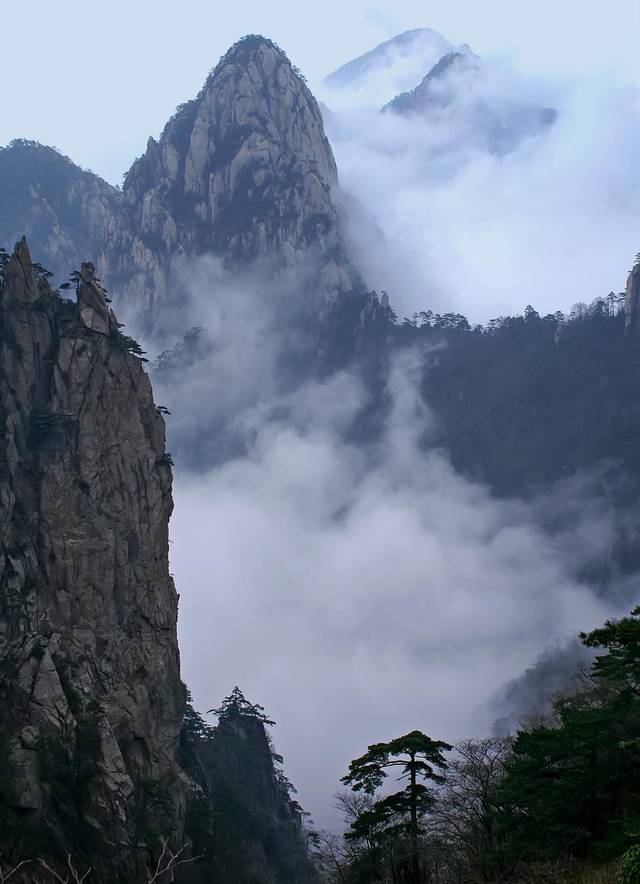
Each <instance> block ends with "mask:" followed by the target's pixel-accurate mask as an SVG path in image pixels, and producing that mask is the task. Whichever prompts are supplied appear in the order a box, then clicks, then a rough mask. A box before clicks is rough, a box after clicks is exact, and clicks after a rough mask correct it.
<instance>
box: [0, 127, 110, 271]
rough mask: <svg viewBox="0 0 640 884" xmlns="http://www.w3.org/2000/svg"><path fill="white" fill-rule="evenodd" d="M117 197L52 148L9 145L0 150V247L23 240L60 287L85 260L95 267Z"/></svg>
mask: <svg viewBox="0 0 640 884" xmlns="http://www.w3.org/2000/svg"><path fill="white" fill-rule="evenodd" d="M120 199H121V194H120V191H119V190H118V189H117V188H116V187H112V185H110V184H107V182H106V181H103V180H102V178H100V177H99V176H98V175H94V174H93V172H89V171H86V170H85V169H81V168H80V167H79V166H77V165H76V164H75V163H73V162H72V161H71V160H70V159H69V158H68V157H65V156H63V155H62V154H61V153H60V152H59V151H57V150H56V149H55V148H52V147H46V146H45V145H43V144H38V143H37V142H35V141H24V140H18V141H13V142H11V144H9V145H8V146H7V147H6V148H0V245H3V246H5V247H6V246H8V245H9V244H11V243H14V242H15V241H16V240H18V239H20V237H22V236H26V237H27V238H28V240H29V242H30V244H31V248H32V249H33V253H34V255H37V257H38V260H39V261H41V262H42V264H43V265H44V266H45V267H46V268H47V269H49V270H51V271H52V272H53V273H55V274H56V275H57V276H58V279H59V280H60V282H62V281H63V279H65V278H66V277H67V276H68V275H69V273H70V272H71V271H72V270H77V269H78V268H79V267H80V262H81V261H82V260H84V259H85V258H86V257H87V256H88V255H91V256H93V258H94V260H96V261H98V264H99V275H100V276H102V275H103V273H104V271H105V267H104V265H103V264H102V263H101V262H100V261H99V258H100V256H101V255H102V253H103V249H104V241H105V237H106V236H107V235H108V231H109V230H110V229H111V228H112V227H113V226H114V224H115V221H116V218H117V216H118V212H119V207H120Z"/></svg>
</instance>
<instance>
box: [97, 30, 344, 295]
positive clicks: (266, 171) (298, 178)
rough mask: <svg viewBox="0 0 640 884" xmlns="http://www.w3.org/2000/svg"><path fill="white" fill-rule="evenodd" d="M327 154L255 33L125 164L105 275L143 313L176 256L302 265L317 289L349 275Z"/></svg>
mask: <svg viewBox="0 0 640 884" xmlns="http://www.w3.org/2000/svg"><path fill="white" fill-rule="evenodd" d="M336 185H337V172H336V165H335V161H334V158H333V154H332V151H331V148H330V146H329V142H328V141H327V138H326V136H325V133H324V128H323V122H322V116H321V114H320V110H319V108H318V105H317V103H316V101H315V99H314V98H313V96H312V94H311V92H310V91H309V89H308V88H307V86H306V84H305V82H304V80H303V79H302V77H301V75H300V74H299V73H298V72H297V71H296V70H295V69H294V68H293V67H292V65H291V63H290V62H289V60H288V59H287V57H286V55H285V54H284V53H283V52H282V51H281V50H280V49H279V48H277V47H276V46H275V45H274V44H273V43H272V42H271V41H269V40H266V39H264V38H263V37H246V38H245V39H243V40H241V41H240V42H239V43H238V44H236V45H235V46H234V47H232V49H231V50H230V51H229V52H228V53H227V55H226V56H225V57H224V58H223V59H222V60H221V61H220V63H219V64H218V66H217V67H216V68H215V70H214V71H213V72H212V73H211V75H210V76H209V78H208V80H207V82H206V83H205V85H204V87H203V89H202V91H201V92H200V94H199V95H198V97H197V98H196V99H195V100H193V101H190V102H188V103H187V104H185V105H183V106H182V107H180V108H179V109H178V110H177V112H176V114H175V115H174V117H173V118H172V119H171V120H170V121H169V123H168V124H167V126H166V127H165V129H164V132H163V133H162V136H161V138H160V140H159V141H158V142H156V141H154V140H153V139H149V143H148V145H147V150H146V152H145V154H144V155H143V156H142V157H141V158H140V159H139V160H137V161H136V162H135V163H134V165H133V166H132V168H131V171H130V172H129V174H128V175H127V178H126V180H125V183H124V188H123V197H124V211H123V218H122V219H121V224H120V228H119V231H118V234H117V236H116V238H115V241H114V242H113V243H112V245H111V247H110V249H109V254H110V259H109V274H110V277H111V280H112V284H115V287H116V288H117V289H118V291H120V292H122V293H123V297H124V299H125V301H126V302H127V306H128V305H129V302H131V301H132V300H133V299H138V303H139V299H140V297H142V299H143V306H144V309H145V310H146V311H147V312H149V311H151V310H152V309H153V307H154V306H155V305H161V304H162V303H163V302H164V301H165V300H166V299H167V298H168V297H169V289H170V287H171V285H172V272H173V271H174V270H175V268H176V266H178V265H179V262H180V260H181V259H182V258H184V256H193V255H201V254H205V253H208V254H215V255H220V256H222V257H224V258H225V259H226V260H227V262H229V264H231V265H232V266H246V265H247V264H250V263H252V262H255V261H260V262H263V263H267V262H268V264H269V265H270V269H271V270H272V272H274V273H278V272H282V271H287V270H288V269H290V268H294V267H297V268H302V269H304V270H307V271H308V273H309V274H310V275H311V277H312V282H313V283H314V285H312V286H311V287H312V288H315V289H316V290H318V291H319V292H320V293H321V295H322V297H324V299H325V300H327V299H328V300H332V299H334V298H336V297H337V296H338V295H340V294H342V293H345V292H350V291H352V290H353V289H354V287H359V286H360V281H359V279H358V276H357V274H356V273H355V271H354V270H353V268H352V267H351V265H350V263H349V262H348V260H347V258H346V256H345V251H344V246H343V242H342V235H341V231H340V223H339V219H338V215H337V211H336V208H335V206H334V203H333V199H332V189H333V188H335V187H336Z"/></svg>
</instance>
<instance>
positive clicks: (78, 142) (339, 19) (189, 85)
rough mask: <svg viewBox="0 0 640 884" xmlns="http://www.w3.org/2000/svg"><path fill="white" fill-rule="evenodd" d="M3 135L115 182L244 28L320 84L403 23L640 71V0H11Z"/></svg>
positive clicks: (554, 68)
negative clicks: (57, 153)
mask: <svg viewBox="0 0 640 884" xmlns="http://www.w3.org/2000/svg"><path fill="white" fill-rule="evenodd" d="M2 6H3V7H5V8H3V10H2V23H3V48H2V56H3V57H2V71H3V75H4V89H3V102H2V105H3V106H2V110H3V113H2V117H1V120H0V145H2V144H6V143H7V142H8V141H10V140H11V139H12V138H17V137H27V138H33V139H37V140H39V141H42V142H44V143H47V144H53V145H55V146H57V147H58V148H60V149H61V150H62V151H63V152H65V153H67V154H69V155H70V156H71V157H72V158H73V159H74V160H75V161H76V162H78V163H80V164H81V165H84V166H88V167H90V168H92V169H94V170H95V171H96V172H99V173H100V174H102V175H104V176H105V177H107V178H109V179H110V180H112V181H114V182H118V181H119V180H120V178H121V175H122V173H123V172H124V171H125V170H126V169H127V168H128V167H129V165H130V163H131V161H132V160H133V158H134V157H135V156H136V155H139V154H140V153H141V152H142V151H143V149H144V145H145V142H146V139H147V137H148V136H149V135H157V134H158V133H159V131H160V130H161V128H162V126H163V125H164V122H165V121H166V119H167V118H168V117H169V116H170V114H171V112H172V111H173V109H174V108H175V107H176V105H177V104H179V103H180V102H182V101H185V100H187V99H189V98H191V97H193V96H194V95H195V94H196V93H197V91H198V89H199V88H200V86H201V85H202V82H203V80H204V78H205V76H206V74H207V72H208V70H209V69H210V68H211V67H212V66H213V65H214V64H215V63H216V61H217V60H218V58H219V57H220V55H221V54H222V53H223V52H224V51H225V50H226V49H227V48H228V46H229V45H230V44H231V43H233V42H234V41H235V40H236V39H237V38H238V37H240V36H242V35H243V34H246V33H256V32H258V33H263V34H265V35H266V36H269V37H271V38H272V39H274V40H276V41H277V42H278V43H279V44H280V45H281V46H282V48H283V49H285V51H286V52H287V53H288V54H289V56H290V57H291V59H292V61H293V62H295V63H296V64H297V65H298V66H299V67H300V68H301V69H302V70H303V71H304V72H305V73H306V74H307V77H308V79H309V81H310V84H311V85H312V87H313V84H314V82H317V81H318V80H319V79H320V78H321V77H322V76H323V75H324V74H325V73H328V72H329V71H331V70H332V69H334V68H335V67H337V66H338V65H339V64H341V63H342V62H344V61H347V60H349V59H350V58H353V57H355V56H356V55H359V54H360V53H362V52H364V51H366V50H367V49H369V48H371V47H372V46H374V45H375V44H376V43H379V42H381V41H382V40H384V39H387V38H388V37H389V36H392V35H393V34H395V33H398V32H400V31H402V30H407V29H409V28H415V27H431V28H433V29H435V30H439V31H441V32H442V33H443V34H444V35H445V36H446V37H447V38H448V39H449V40H450V41H451V42H453V43H461V42H467V43H470V44H471V45H472V46H473V48H474V49H475V50H476V51H478V52H480V53H484V54H489V53H504V54H507V55H509V56H510V57H512V58H513V59H515V60H516V61H517V62H518V63H519V64H520V65H521V66H522V67H524V68H525V69H528V70H536V71H544V72H558V73H561V72H585V73H586V72H589V71H592V70H602V69H611V70H613V71H615V72H616V73H617V75H619V76H620V77H622V78H629V79H634V80H636V81H637V82H640V60H639V58H640V57H639V54H638V51H637V46H638V43H639V41H640V4H639V3H638V2H637V0H607V2H599V0H535V2H533V0H530V2H527V3H523V2H519V0H482V2H479V0H422V2H418V0H379V2H377V3H375V2H374V3H372V2H370V0H324V2H322V3H310V4H309V3H301V2H299V0H296V2H293V0H271V2H264V0H262V2H259V0H241V2H238V3H234V2H224V3H222V2H219V0H208V2H205V0H181V2H175V0H172V2H168V0H111V2H109V3H104V2H96V0H82V2H81V0H58V2H52V0H31V2H30V3H29V4H28V6H26V5H19V4H15V3H9V2H8V0H3V2H2Z"/></svg>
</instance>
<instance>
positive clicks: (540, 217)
mask: <svg viewBox="0 0 640 884" xmlns="http://www.w3.org/2000/svg"><path fill="white" fill-rule="evenodd" d="M424 73H426V71H425V72H424ZM422 75H423V74H422ZM390 76H391V75H390ZM419 79H420V77H418V76H417V75H416V84H417V83H418V82H419ZM374 85H375V84H374ZM365 87H366V81H365V82H364V83H363V84H361V86H360V92H359V98H358V101H357V102H355V103H353V104H351V105H350V104H349V101H345V96H344V94H342V93H340V92H339V91H338V92H336V90H328V89H327V90H326V91H325V93H324V94H323V95H321V97H322V98H323V99H324V101H325V102H326V104H327V105H328V107H329V111H327V114H326V120H327V129H328V134H329V137H330V139H331V142H332V145H333V148H334V151H335V154H336V159H337V162H338V168H339V170H340V176H341V184H342V187H343V189H344V190H345V191H346V192H347V194H349V195H350V196H351V197H352V199H355V201H356V202H357V203H358V204H359V206H360V210H354V208H353V206H351V224H350V229H349V233H350V237H351V242H352V247H353V249H354V251H355V253H356V255H357V258H358V261H359V263H360V265H361V268H362V270H363V271H364V273H365V275H366V277H367V279H368V280H369V282H370V284H371V285H372V286H373V287H375V288H378V289H380V288H385V289H388V290H389V292H390V293H391V295H392V299H393V302H394V303H395V305H396V307H397V309H398V312H399V313H401V314H404V315H406V314H411V313H412V312H413V311H415V310H420V309H426V308H431V309H434V310H437V311H440V312H447V311H459V312H463V313H466V314H467V315H468V316H469V317H470V319H472V320H473V321H486V320H488V319H489V318H493V317H495V316H499V315H504V314H506V313H513V312H519V311H522V309H523V308H524V307H525V306H526V305H527V304H528V303H531V304H533V306H534V307H536V309H538V310H539V311H542V312H547V311H554V310H556V309H564V310H566V309H567V308H569V307H570V306H571V305H572V304H573V303H575V302H576V301H590V300H592V299H593V298H595V297H598V296H600V295H605V294H607V292H609V291H611V290H612V289H613V290H616V291H618V290H620V289H621V288H622V287H623V285H624V280H625V275H626V270H627V268H628V267H629V266H630V264H631V263H632V260H633V256H634V254H635V253H636V252H637V250H638V248H639V247H640V164H638V162H637V156H638V152H639V150H640V104H639V93H638V90H637V89H636V88H632V87H630V86H626V85H624V84H621V83H620V82H618V81H616V80H614V79H613V78H612V77H609V76H607V75H597V76H595V75H594V76H593V77H591V78H589V77H582V78H579V79H578V78H572V79H569V78H565V79H562V80H561V79H557V80H553V79H550V78H547V79H544V80H543V79H540V78H538V79H535V78H524V77H522V76H520V75H519V74H518V73H517V72H516V71H514V70H513V69H510V68H507V67H506V66H505V65H504V64H502V63H498V62H493V61H491V62H488V63H487V65H486V68H485V70H484V72H483V75H482V76H481V77H479V79H478V82H477V84H476V87H475V90H474V91H473V93H471V92H470V91H469V90H468V89H466V88H461V89H460V90H459V93H458V98H457V100H456V102H454V104H453V105H452V106H451V107H449V108H448V109H447V110H442V111H440V112H439V113H436V114H434V115H432V116H431V117H430V118H429V120H426V119H421V118H420V117H410V118H406V117H405V118H402V117H398V116H396V115H392V114H388V113H386V114H380V113H379V112H378V109H379V108H380V106H381V104H382V103H383V100H382V99H381V95H382V94H384V95H385V97H386V93H385V90H384V89H379V88H376V89H372V90H371V91H370V92H369V93H367V89H366V88H365ZM346 94H347V97H349V96H350V95H351V94H352V93H346ZM363 94H366V96H367V98H366V101H363V100H362V96H363ZM505 102H507V103H508V102H511V103H518V102H523V103H525V104H531V103H533V104H536V105H539V106H540V107H543V108H544V107H553V108H555V109H557V111H558V114H559V116H558V120H557V122H556V123H555V125H553V126H551V127H550V128H549V129H548V130H547V131H546V132H545V133H544V134H540V135H537V136H531V137H528V138H524V139H523V140H522V142H521V143H520V145H519V147H518V148H517V149H516V150H514V151H513V152H511V153H508V154H506V155H504V156H495V155H492V154H491V153H488V152H487V151H486V150H485V149H483V145H482V143H481V142H482V125H483V123H482V120H481V116H482V114H481V111H482V108H483V106H484V107H489V108H490V107H495V106H496V104H498V105H499V104H501V103H505ZM479 108H480V113H479ZM380 234H382V236H381V235H380Z"/></svg>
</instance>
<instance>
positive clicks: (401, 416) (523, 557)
mask: <svg viewBox="0 0 640 884" xmlns="http://www.w3.org/2000/svg"><path fill="white" fill-rule="evenodd" d="M214 276H215V274H214ZM215 278H216V279H218V280H219V277H217V276H215ZM234 291H235V295H236V298H237V300H236V303H235V306H234V307H233V308H230V309H229V311H228V312H227V311H226V310H225V309H222V312H220V303H224V304H227V305H229V304H230V301H229V298H228V292H226V290H225V289H224V286H223V287H222V288H220V289H217V290H216V291H213V292H209V296H208V302H209V304H211V298H213V301H214V302H215V303H216V304H217V306H215V307H214V308H213V309H212V312H211V315H212V316H213V317H215V321H214V322H212V323H211V325H210V328H209V334H210V336H211V342H212V349H211V351H210V353H209V354H208V355H207V356H205V357H203V358H202V360H200V361H198V362H197V363H196V364H194V365H193V366H192V367H191V368H190V369H188V370H187V372H186V373H185V375H184V376H183V377H182V378H181V381H180V386H179V388H174V389H172V388H171V386H170V385H169V386H164V387H163V386H162V382H159V383H158V390H159V394H158V395H159V397H162V398H159V401H164V402H165V403H166V404H167V405H169V407H171V408H172V409H173V410H174V413H175V414H176V415H178V414H180V413H182V415H183V417H182V418H179V420H185V413H188V418H187V420H188V425H189V433H188V436H189V438H193V436H194V434H197V432H198V427H200V429H201V432H202V433H203V434H204V435H206V434H207V433H208V432H209V431H210V430H209V426H210V424H209V420H210V413H211V412H212V410H214V403H215V401H216V398H217V396H218V394H219V391H220V390H222V389H223V388H224V389H225V390H226V396H227V400H228V401H229V402H233V401H234V397H236V396H237V398H235V401H237V403H238V407H237V410H236V415H237V417H238V420H237V421H236V423H237V424H238V423H239V424H240V425H241V426H242V427H243V428H244V431H245V432H244V443H245V445H246V448H245V450H244V451H243V452H242V453H241V454H239V455H237V456H235V457H231V458H230V459H224V460H223V462H220V463H219V464H218V465H216V466H214V467H212V468H210V469H209V470H208V471H207V472H205V473H197V474H196V473H190V472H188V471H187V470H185V469H184V468H183V469H181V457H180V446H178V449H177V450H176V451H175V453H176V460H177V463H178V468H177V473H176V483H175V501H176V509H175V513H174V516H173V520H172V526H171V534H172V546H171V562H172V569H173V572H174V575H175V578H176V582H177V586H178V589H179V591H180V594H181V601H180V634H181V649H182V661H183V674H184V677H185V680H186V681H187V683H188V684H189V686H190V688H191V690H192V691H193V694H194V697H195V701H196V703H197V705H198V706H199V707H200V708H203V709H206V708H210V707H211V706H214V705H216V704H217V703H218V702H219V700H220V699H221V698H222V696H224V695H225V694H227V693H228V692H229V691H230V690H231V688H232V687H233V686H234V685H235V684H239V685H240V686H241V687H242V689H243V690H244V691H245V693H246V695H247V696H248V697H249V698H250V699H251V700H253V701H256V702H260V703H262V704H263V705H264V706H265V707H266V709H267V711H268V712H269V713H270V714H271V715H273V717H274V718H275V719H276V721H277V722H278V723H279V726H278V727H277V728H276V730H275V739H276V744H277V747H278V749H279V751H281V752H283V754H284V755H285V762H286V770H287V773H288V775H289V776H290V778H291V779H292V780H293V781H294V782H295V783H296V784H297V785H298V786H299V788H300V798H301V801H302V803H303V805H304V806H306V807H308V808H309V809H310V810H312V811H313V813H314V816H315V818H316V821H317V822H318V823H319V824H322V825H335V824H336V823H337V820H336V815H335V812H334V811H333V810H332V806H331V805H332V800H331V796H332V794H333V792H334V791H335V790H336V788H337V787H338V785H339V783H338V780H339V777H340V776H341V775H342V774H343V773H344V772H345V770H346V765H347V763H348V761H349V760H350V758H352V757H354V756H355V755H357V754H359V753H360V752H361V751H362V750H363V749H364V748H365V747H366V745H367V744H368V743H369V742H371V741H373V740H379V739H384V738H386V737H391V736H394V735H397V734H399V733H401V732H403V731H406V730H408V729H412V728H421V729H423V730H425V731H426V732H428V733H430V734H432V735H434V736H435V737H438V738H446V739H449V740H454V739H457V738H460V737H463V736H468V735H470V734H477V733H482V732H485V731H488V730H489V729H490V727H491V723H492V721H491V717H492V715H493V712H492V710H491V708H490V707H489V706H488V705H487V704H488V702H489V700H490V699H491V697H492V696H493V694H494V693H495V691H496V690H498V688H500V686H501V685H503V683H504V682H505V681H506V680H508V679H509V678H511V677H513V676H515V675H518V674H519V673H520V672H522V671H523V670H524V669H525V667H526V666H527V665H529V664H531V663H532V662H533V661H534V660H535V659H536V657H537V655H538V653H539V652H540V650H541V649H542V648H543V647H545V646H546V645H547V644H548V643H549V642H553V641H554V640H555V639H564V638H565V637H566V636H568V635H572V634H575V631H576V630H577V629H578V628H589V627H591V626H594V625H596V624H598V623H600V622H601V621H602V620H603V618H604V617H605V615H607V614H609V613H611V611H610V608H609V607H608V606H607V605H605V604H604V603H602V602H600V601H599V600H598V599H597V598H596V596H595V594H594V593H593V592H592V591H591V590H590V589H589V588H587V587H585V586H582V585H580V584H579V583H578V582H577V581H576V580H575V579H574V578H573V577H572V574H573V573H574V571H575V566H576V565H577V563H578V562H580V561H583V560H584V559H586V558H588V557H590V556H591V555H594V554H597V551H598V550H601V549H604V548H606V546H607V544H608V543H609V538H610V526H609V525H608V523H607V519H606V518H605V517H604V516H603V515H602V514H601V513H598V512H597V510H595V509H590V508H589V507H584V508H583V507H575V509H574V515H575V516H576V518H574V519H570V520H568V521H565V522H564V524H565V528H564V529H563V530H562V532H558V531H556V533H555V534H554V535H551V534H549V533H547V532H546V531H545V530H544V529H543V528H542V527H541V526H540V518H539V516H540V512H541V511H542V509H544V508H539V507H534V506H528V505H525V504H524V503H521V502H518V501H512V502H506V501H496V500H494V499H492V497H491V496H490V494H489V493H488V491H487V490H486V489H484V488H483V487H481V486H479V485H477V484H473V483H470V482H468V481H466V480H465V479H463V478H462V477H460V476H459V475H457V474H456V473H455V472H454V471H453V469H452V468H451V466H450V465H449V463H448V462H447V459H446V457H445V456H444V455H443V454H442V453H440V452H438V451H435V450H432V451H429V452H428V453H427V454H426V455H425V453H424V451H422V450H421V448H420V444H419V440H420V438H421V436H422V435H423V433H427V434H428V433H429V429H430V427H432V426H433V423H432V422H433V417H432V416H431V414H430V413H429V411H428V409H426V408H425V406H424V405H423V404H422V403H421V401H420V399H419V397H418V395H417V392H416V389H417V387H416V383H415V378H416V373H417V371H418V365H417V363H415V361H413V358H412V357H407V358H404V359H402V360H400V361H399V362H398V363H397V364H396V366H395V369H394V371H393V372H392V375H391V377H390V379H389V395H390V397H391V401H392V403H393V405H392V408H391V411H390V414H389V417H388V419H387V422H386V425H385V429H384V433H383V434H382V437H381V438H380V439H379V440H378V441H377V442H375V443H371V444H370V445H368V446H362V445H360V446H358V447H355V446H354V445H352V444H350V443H349V442H348V441H346V440H347V438H348V434H347V429H348V427H349V426H350V425H351V422H352V421H353V420H354V418H355V417H356V416H357V414H358V412H359V411H360V409H361V408H362V407H363V406H364V404H365V402H366V395H365V392H364V390H363V388H362V386H361V384H360V382H359V381H358V380H357V379H356V378H355V377H354V376H353V375H350V374H346V373H343V374H340V375H338V376H335V377H333V378H331V379H327V380H325V381H324V382H313V383H312V382H309V383H305V384H303V385H302V386H301V387H300V388H299V389H297V390H294V391H293V392H289V393H283V392H282V390H279V389H278V384H277V383H274V381H273V376H272V374H271V372H270V369H269V366H273V365H275V364H277V359H276V358H274V357H273V354H272V355H270V356H269V355H268V354H266V353H265V355H264V358H262V359H259V360H258V363H259V364H260V365H262V366H263V368H262V370H260V371H258V370H254V369H255V368H256V365H257V364H258V363H253V364H252V363H251V355H252V353H253V349H254V345H255V340H256V339H255V337H254V335H253V333H252V330H256V331H257V329H264V328H265V327H267V326H268V325H269V324H268V322H267V323H266V325H265V319H264V315H263V314H264V310H263V308H262V307H261V305H264V303H265V289H264V287H260V288H259V289H257V290H252V289H251V287H246V288H242V287H237V288H236V289H234ZM252 299H253V301H252ZM243 300H244V304H245V306H244V307H243V306H242V303H243ZM267 302H268V299H267ZM251 303H253V304H254V306H255V309H254V310H251V309H248V307H249V305H250V304H251ZM221 315H222V316H226V318H227V321H226V322H225V321H223V322H222V323H220V322H219V320H220V316H221ZM238 318H239V319H240V321H241V324H242V325H243V328H244V334H235V333H234V331H233V327H234V325H235V322H236V320H237V319H238ZM263 340H270V341H271V342H272V343H273V345H274V347H277V342H278V336H277V335H276V334H272V336H271V337H268V338H266V339H263ZM229 342H234V344H233V348H234V349H233V352H234V354H235V365H236V368H235V370H234V369H233V368H230V367H229V366H230V361H229V353H230V352H231V351H230V347H231V346H232V345H231V344H230V343H229ZM267 349H268V348H267ZM245 361H246V362H245ZM247 366H248V368H249V375H250V376H251V377H252V378H253V379H254V386H253V392H252V396H247V390H248V388H249V387H248V385H247V383H246V378H247V375H246V374H245V368H246V367H247ZM236 385H237V387H238V390H239V391H240V392H239V393H237V394H236V393H235V392H234V390H235V388H236ZM177 396H179V397H180V401H179V402H176V397H177ZM222 407H223V410H224V408H226V406H224V405H223V406H222ZM177 419H178V418H177ZM171 420H172V419H170V421H171ZM170 426H171V424H170ZM183 429H184V427H183ZM181 432H182V431H181V430H180V429H179V428H178V432H177V436H176V438H179V436H180V433H181ZM171 444H172V446H173V442H172V443H171ZM569 502H570V501H569V496H568V497H567V503H569ZM567 509H569V507H567Z"/></svg>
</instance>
